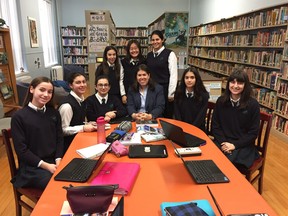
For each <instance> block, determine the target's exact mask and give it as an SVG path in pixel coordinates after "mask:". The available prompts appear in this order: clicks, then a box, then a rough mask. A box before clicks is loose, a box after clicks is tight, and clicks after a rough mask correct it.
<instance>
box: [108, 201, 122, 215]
mask: <svg viewBox="0 0 288 216" xmlns="http://www.w3.org/2000/svg"><path fill="white" fill-rule="evenodd" d="M111 216H124V197H123V196H122V197H121V199H120V200H119V201H118V203H117V205H116V207H115V208H114V210H113V212H112V214H111Z"/></svg>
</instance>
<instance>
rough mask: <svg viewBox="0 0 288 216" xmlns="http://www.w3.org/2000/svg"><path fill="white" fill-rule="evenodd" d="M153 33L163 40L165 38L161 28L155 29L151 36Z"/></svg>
mask: <svg viewBox="0 0 288 216" xmlns="http://www.w3.org/2000/svg"><path fill="white" fill-rule="evenodd" d="M153 35H158V36H159V37H160V38H161V39H162V40H164V35H163V33H162V31H160V30H154V31H153V32H152V33H151V38H152V36H153Z"/></svg>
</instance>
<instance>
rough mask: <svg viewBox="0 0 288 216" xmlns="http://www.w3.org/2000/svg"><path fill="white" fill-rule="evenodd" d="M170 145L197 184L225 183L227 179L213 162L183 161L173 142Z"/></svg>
mask: <svg viewBox="0 0 288 216" xmlns="http://www.w3.org/2000/svg"><path fill="white" fill-rule="evenodd" d="M170 142H171V144H172V146H173V148H174V149H175V151H176V152H177V154H178V155H179V157H180V158H181V160H182V162H183V164H184V166H185V167H186V169H187V171H188V173H189V174H190V176H191V177H192V178H193V179H194V180H195V181H196V183H198V184H211V183H227V182H229V179H228V178H227V177H226V176H225V174H224V173H223V172H222V171H221V170H220V169H219V168H218V166H217V165H216V164H215V163H214V161H213V160H189V161H188V160H187V161H185V160H184V159H183V157H182V156H181V154H180V153H179V152H178V150H177V148H176V146H175V145H174V143H173V141H171V140H170Z"/></svg>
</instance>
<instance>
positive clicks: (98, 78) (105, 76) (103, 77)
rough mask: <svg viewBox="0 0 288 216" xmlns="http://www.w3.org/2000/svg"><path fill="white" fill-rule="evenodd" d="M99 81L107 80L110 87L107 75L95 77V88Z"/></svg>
mask: <svg viewBox="0 0 288 216" xmlns="http://www.w3.org/2000/svg"><path fill="white" fill-rule="evenodd" d="M100 79H107V80H108V84H109V85H110V81H109V77H108V76H107V75H99V76H97V77H96V79H95V86H96V85H97V83H98V81H99V80H100Z"/></svg>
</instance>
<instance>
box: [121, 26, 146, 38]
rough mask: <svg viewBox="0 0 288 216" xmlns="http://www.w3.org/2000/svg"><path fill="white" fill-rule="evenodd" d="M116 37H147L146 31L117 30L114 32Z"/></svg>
mask: <svg viewBox="0 0 288 216" xmlns="http://www.w3.org/2000/svg"><path fill="white" fill-rule="evenodd" d="M116 35H117V37H121V36H123V37H148V30H147V29H133V28H129V29H117V30H116Z"/></svg>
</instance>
